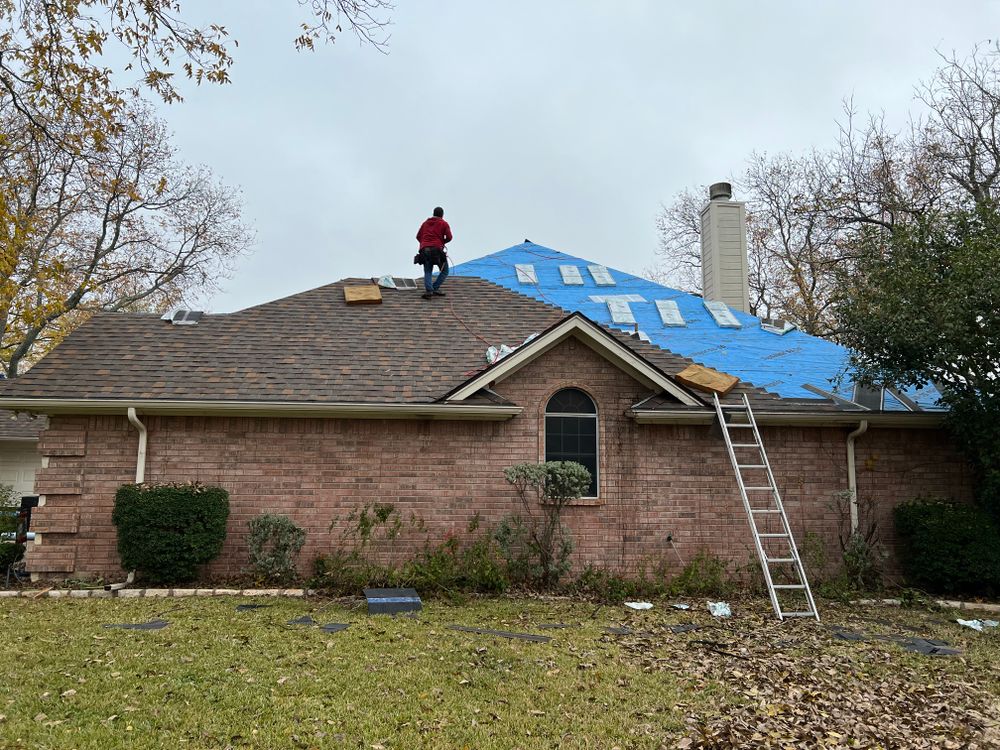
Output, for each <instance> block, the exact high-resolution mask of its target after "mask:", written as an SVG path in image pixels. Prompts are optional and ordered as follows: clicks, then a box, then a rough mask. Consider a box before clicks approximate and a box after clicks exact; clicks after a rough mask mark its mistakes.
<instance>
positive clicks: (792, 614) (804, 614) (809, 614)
mask: <svg viewBox="0 0 1000 750" xmlns="http://www.w3.org/2000/svg"><path fill="white" fill-rule="evenodd" d="M781 616H782V617H815V616H816V613H815V612H782V613H781Z"/></svg>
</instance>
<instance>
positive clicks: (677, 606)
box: [670, 602, 691, 609]
mask: <svg viewBox="0 0 1000 750" xmlns="http://www.w3.org/2000/svg"><path fill="white" fill-rule="evenodd" d="M670 606H671V607H673V608H674V609H691V605H690V604H684V603H683V602H678V603H677V604H671V605H670Z"/></svg>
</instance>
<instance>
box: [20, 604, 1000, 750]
mask: <svg viewBox="0 0 1000 750" xmlns="http://www.w3.org/2000/svg"><path fill="white" fill-rule="evenodd" d="M249 601H251V600H249V599H246V598H181V599H122V600H101V599H96V600H89V599H87V600H65V599H56V600H46V599H40V600H37V601H34V600H29V599H5V600H2V601H0V644H2V653H3V655H4V657H3V663H4V666H3V682H2V684H3V695H4V696H5V697H2V698H0V747H2V748H33V749H35V748H39V749H44V748H118V747H123V748H163V747H166V748H175V747H189V748H228V747H231V748H285V747H288V748H326V747H330V748H340V747H344V748H375V749H376V750H378V748H386V749H389V748H465V747H468V748H504V749H507V748H555V747H560V748H614V747H617V748H622V750H624V748H660V747H668V748H673V747H733V746H743V747H767V746H771V747H956V748H957V747H983V748H986V747H1000V727H998V726H997V724H996V723H995V717H998V716H1000V632H997V631H996V630H994V631H993V632H986V633H976V632H975V631H972V630H969V629H964V628H960V627H959V626H958V625H956V624H954V623H953V622H949V621H948V620H949V618H951V619H954V613H944V612H926V611H908V610H899V609H894V608H891V607H879V608H860V607H852V608H846V607H839V606H833V605H829V604H821V610H822V612H823V614H824V618H825V621H824V623H822V624H818V623H815V622H805V621H792V622H786V623H778V622H776V621H774V620H773V618H771V617H770V613H769V608H768V606H767V603H766V602H762V601H750V602H744V603H735V604H734V615H735V616H734V617H733V618H732V619H730V620H716V619H713V618H712V617H711V616H710V615H709V614H708V612H707V611H706V610H705V605H704V602H703V601H695V600H689V601H690V603H691V604H692V610H691V611H688V612H684V611H677V610H673V609H670V608H669V606H668V603H667V602H657V603H656V605H657V606H656V607H655V608H654V609H653V610H651V611H649V612H643V613H637V612H631V611H629V610H626V609H625V608H624V607H615V606H601V607H598V606H597V605H594V604H589V603H586V602H579V601H570V600H537V599H500V600H473V601H471V602H467V603H464V604H461V605H455V604H449V603H447V602H442V601H430V602H425V609H424V611H423V612H421V613H420V614H419V616H418V617H414V618H409V617H397V618H391V617H386V616H377V617H369V616H368V615H366V614H364V610H363V609H362V608H357V607H355V608H351V607H346V606H343V605H342V604H339V603H332V602H326V601H323V600H318V599H314V600H293V599H287V600H284V599H276V600H263V599H262V600H256V601H259V602H260V603H263V604H270V605H271V606H269V607H266V608H263V609H258V610H254V611H247V612H237V611H236V610H235V606H236V604H240V603H247V602H249ZM304 614H311V615H312V616H313V617H314V618H315V619H316V620H317V622H319V623H324V624H325V623H328V622H349V623H351V627H350V628H349V629H348V630H346V631H343V632H339V633H333V634H328V633H324V632H322V631H321V630H320V629H319V628H317V627H308V626H302V625H288V624H286V623H287V621H288V620H290V619H292V618H295V617H299V616H301V615H304ZM154 617H162V618H163V619H166V620H169V622H170V624H169V625H168V626H167V627H165V628H163V629H161V630H155V631H128V630H113V629H105V628H102V624H103V623H115V622H142V621H146V620H149V619H152V618H154ZM555 623H562V624H566V625H568V626H569V627H565V628H552V629H543V628H541V627H540V626H541V625H544V624H555ZM679 623H695V624H699V625H701V626H703V628H702V629H700V630H695V631H691V632H678V633H675V632H671V630H670V629H669V626H670V625H675V624H679ZM450 624H458V625H466V626H476V627H483V628H494V629H500V630H512V631H518V632H528V633H535V634H543V635H549V636H551V637H552V640H551V641H550V642H548V643H533V642H528V641H520V640H507V639H504V638H497V637H490V636H485V635H477V634H471V633H464V632H457V631H454V630H450V629H448V628H447V626H448V625H450ZM832 624H837V625H842V626H845V627H848V628H851V629H852V630H853V631H855V632H864V633H866V634H869V635H879V634H886V635H890V634H901V635H918V634H919V635H921V636H925V637H930V638H938V639H943V640H946V641H948V642H949V643H951V644H952V645H954V646H956V647H958V648H961V649H962V650H963V653H962V655H961V656H948V657H944V656H939V657H933V656H925V655H922V654H918V653H911V652H908V651H906V650H904V649H903V648H902V647H901V646H900V645H898V644H896V643H892V642H888V641H879V640H873V641H866V642H850V641H844V640H838V639H836V638H834V635H833V631H832V630H830V628H829V626H830V625H832ZM608 626H627V627H629V628H631V629H633V631H635V632H634V633H633V634H632V635H624V636H623V635H611V634H608V633H606V632H605V631H604V628H605V627H608Z"/></svg>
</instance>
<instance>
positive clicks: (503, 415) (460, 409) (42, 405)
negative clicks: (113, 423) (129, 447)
mask: <svg viewBox="0 0 1000 750" xmlns="http://www.w3.org/2000/svg"><path fill="white" fill-rule="evenodd" d="M126 405H131V407H132V408H135V409H141V410H142V413H143V414H146V415H153V414H156V415H170V414H183V415H185V416H240V417H343V418H345V419H447V420H453V419H475V420H505V419H511V418H513V417H516V416H517V415H518V414H520V413H521V411H522V408H521V407H520V406H492V405H483V404H451V403H431V404H378V403H369V404H364V403H360V404H359V403H342V402H334V403H331V402H327V403H314V402H310V401H207V400H206V401H193V400H177V401H174V400H169V399H139V400H136V399H129V400H128V401H125V400H124V399H112V398H106V399H100V398H0V409H18V410H21V411H29V412H34V413H36V414H121V413H122V407H124V406H126Z"/></svg>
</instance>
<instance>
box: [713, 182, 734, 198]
mask: <svg viewBox="0 0 1000 750" xmlns="http://www.w3.org/2000/svg"><path fill="white" fill-rule="evenodd" d="M732 197H733V186H732V185H731V184H729V183H728V182H716V183H715V184H714V185H710V186H709V188H708V199H709V200H711V201H728V200H731V199H732Z"/></svg>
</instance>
